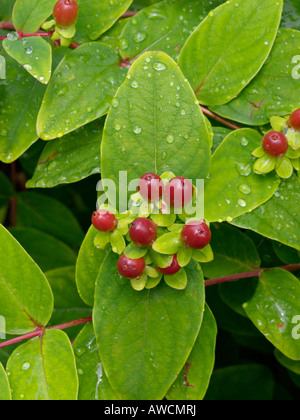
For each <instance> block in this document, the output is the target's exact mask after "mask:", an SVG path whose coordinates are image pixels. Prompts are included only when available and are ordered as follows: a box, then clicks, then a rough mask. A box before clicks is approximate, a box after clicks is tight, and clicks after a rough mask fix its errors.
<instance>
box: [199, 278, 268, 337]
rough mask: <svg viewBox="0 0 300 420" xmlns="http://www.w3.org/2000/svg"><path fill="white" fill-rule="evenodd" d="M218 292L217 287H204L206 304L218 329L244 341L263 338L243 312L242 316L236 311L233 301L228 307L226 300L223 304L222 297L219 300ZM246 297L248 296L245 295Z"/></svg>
mask: <svg viewBox="0 0 300 420" xmlns="http://www.w3.org/2000/svg"><path fill="white" fill-rule="evenodd" d="M219 290H220V289H219V287H218V286H216V287H214V286H210V287H206V299H207V304H208V305H209V307H210V308H211V310H212V312H213V314H214V316H215V318H216V320H217V324H218V327H219V328H220V329H221V330H224V331H226V332H229V333H230V334H234V335H239V336H240V337H242V338H244V339H245V338H247V339H249V340H251V339H255V340H256V339H257V338H258V337H262V338H263V336H262V335H261V333H260V332H259V331H258V330H257V328H255V326H254V325H253V323H252V322H251V321H250V319H249V318H248V317H245V312H243V316H242V315H241V314H240V312H241V310H240V309H239V311H237V304H236V302H235V303H234V304H233V299H232V300H231V301H230V306H229V305H228V304H227V300H226V303H225V299H223V297H222V299H221V296H220V293H219ZM248 297H249V295H247V298H248ZM244 302H245V301H244ZM244 302H243V303H244ZM233 306H234V309H233Z"/></svg>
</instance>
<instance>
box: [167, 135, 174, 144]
mask: <svg viewBox="0 0 300 420" xmlns="http://www.w3.org/2000/svg"><path fill="white" fill-rule="evenodd" d="M167 142H168V143H169V144H172V143H173V142H174V136H172V134H169V135H168V137H167Z"/></svg>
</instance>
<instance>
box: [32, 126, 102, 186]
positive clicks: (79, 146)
mask: <svg viewBox="0 0 300 420" xmlns="http://www.w3.org/2000/svg"><path fill="white" fill-rule="evenodd" d="M102 130H103V124H102V121H101V120H100V121H99V122H91V123H90V124H88V125H85V126H84V127H81V128H79V129H78V130H76V131H73V132H72V133H70V134H67V135H66V136H64V137H63V138H61V139H57V140H53V141H51V142H49V143H47V144H46V146H45V148H44V150H43V152H42V154H41V156H40V157H39V160H38V164H37V167H36V168H35V172H34V175H33V177H32V178H31V179H30V180H29V181H27V183H26V187H27V188H53V187H56V186H57V185H60V184H69V183H73V182H78V181H81V180H82V179H84V178H87V177H88V176H90V175H93V174H97V173H100V141H101V137H102Z"/></svg>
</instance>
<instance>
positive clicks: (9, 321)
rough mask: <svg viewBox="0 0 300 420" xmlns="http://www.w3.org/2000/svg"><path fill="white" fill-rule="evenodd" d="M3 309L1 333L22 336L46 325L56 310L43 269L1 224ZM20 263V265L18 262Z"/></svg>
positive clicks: (1, 297)
mask: <svg viewBox="0 0 300 420" xmlns="http://www.w3.org/2000/svg"><path fill="white" fill-rule="evenodd" d="M0 254H1V255H2V256H3V255H5V258H1V259H0V307H1V316H2V317H4V320H5V323H4V325H2V324H3V323H1V326H0V328H1V329H2V328H4V329H5V330H4V331H1V332H2V333H4V334H5V333H6V334H14V335H22V334H26V333H28V332H32V331H34V330H35V329H36V327H37V326H45V325H47V323H48V321H49V319H50V317H51V314H52V309H53V296H52V292H51V289H50V286H49V284H48V282H47V279H46V278H45V276H44V274H43V273H42V271H41V269H40V268H39V267H38V266H37V265H36V264H35V262H34V261H33V260H32V259H31V257H30V256H29V255H28V254H27V253H26V251H25V250H24V249H23V248H22V247H21V245H20V244H19V243H18V242H17V241H16V240H15V239H14V237H13V236H12V235H11V234H10V233H9V232H8V231H7V230H6V229H5V228H4V227H3V226H2V225H0ZM16 262H17V263H16Z"/></svg>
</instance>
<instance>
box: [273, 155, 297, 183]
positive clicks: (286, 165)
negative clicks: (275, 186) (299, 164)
mask: <svg viewBox="0 0 300 420" xmlns="http://www.w3.org/2000/svg"><path fill="white" fill-rule="evenodd" d="M293 172H294V168H293V165H292V163H291V161H290V160H289V159H288V158H285V157H284V158H282V160H281V161H280V162H279V164H278V166H277V168H276V173H277V175H278V176H280V178H284V179H288V178H290V177H291V176H292V175H293Z"/></svg>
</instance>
